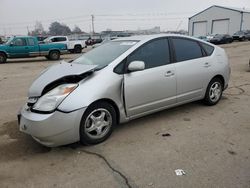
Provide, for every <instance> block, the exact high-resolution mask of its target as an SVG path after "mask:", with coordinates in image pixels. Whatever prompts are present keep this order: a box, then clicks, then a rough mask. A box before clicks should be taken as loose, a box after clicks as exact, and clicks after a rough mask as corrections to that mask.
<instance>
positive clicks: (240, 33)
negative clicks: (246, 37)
mask: <svg viewBox="0 0 250 188" xmlns="http://www.w3.org/2000/svg"><path fill="white" fill-rule="evenodd" d="M243 34H244V32H243V31H238V32H236V33H235V35H243Z"/></svg>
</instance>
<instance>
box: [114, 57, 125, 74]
mask: <svg viewBox="0 0 250 188" xmlns="http://www.w3.org/2000/svg"><path fill="white" fill-rule="evenodd" d="M126 61H127V59H124V60H123V61H122V62H121V63H120V64H118V65H117V66H116V67H115V68H114V72H115V73H116V74H124V69H125V65H126Z"/></svg>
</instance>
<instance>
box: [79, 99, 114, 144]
mask: <svg viewBox="0 0 250 188" xmlns="http://www.w3.org/2000/svg"><path fill="white" fill-rule="evenodd" d="M115 125H116V113H115V109H114V107H113V106H112V105H110V104H109V103H107V102H98V103H95V104H93V105H91V106H90V107H89V108H88V109H87V110H86V112H85V113H84V115H83V117H82V120H81V125H80V141H81V143H82V144H84V145H93V144H98V143H101V142H103V141H105V140H106V139H107V138H108V137H109V136H110V135H111V134H112V132H113V128H114V126H115Z"/></svg>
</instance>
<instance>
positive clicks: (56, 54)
mask: <svg viewBox="0 0 250 188" xmlns="http://www.w3.org/2000/svg"><path fill="white" fill-rule="evenodd" d="M49 59H50V60H58V59H60V52H59V51H56V50H53V51H51V52H50V53H49Z"/></svg>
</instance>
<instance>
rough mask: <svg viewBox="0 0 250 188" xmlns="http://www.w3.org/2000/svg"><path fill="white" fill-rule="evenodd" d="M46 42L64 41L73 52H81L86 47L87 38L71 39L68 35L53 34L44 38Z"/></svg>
mask: <svg viewBox="0 0 250 188" xmlns="http://www.w3.org/2000/svg"><path fill="white" fill-rule="evenodd" d="M44 42H45V43H62V44H66V45H67V48H68V50H69V51H70V52H71V53H81V52H82V49H83V48H85V47H86V44H85V42H86V40H69V38H68V37H67V36H52V37H48V38H46V39H45V40H44Z"/></svg>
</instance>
